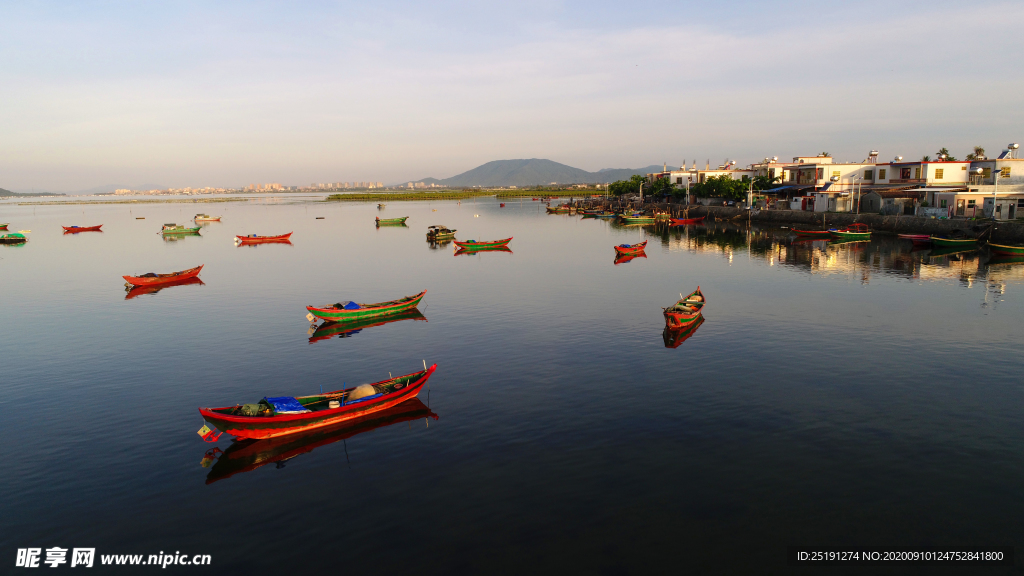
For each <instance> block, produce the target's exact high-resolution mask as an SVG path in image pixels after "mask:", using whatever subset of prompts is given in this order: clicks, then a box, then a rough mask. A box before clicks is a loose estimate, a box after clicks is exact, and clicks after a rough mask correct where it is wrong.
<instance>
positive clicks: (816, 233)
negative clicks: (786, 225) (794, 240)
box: [790, 228, 832, 238]
mask: <svg viewBox="0 0 1024 576" xmlns="http://www.w3.org/2000/svg"><path fill="white" fill-rule="evenodd" d="M790 230H792V231H793V233H794V234H796V235H797V236H803V237H804V238H831V237H832V233H831V232H829V231H828V230H797V229H796V228H790Z"/></svg>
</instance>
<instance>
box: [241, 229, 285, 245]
mask: <svg viewBox="0 0 1024 576" xmlns="http://www.w3.org/2000/svg"><path fill="white" fill-rule="evenodd" d="M292 234H293V232H289V233H287V234H281V235H280V236H257V235H255V234H249V235H248V236H235V240H236V241H237V242H238V243H239V244H266V243H269V242H288V241H289V238H291V237H292Z"/></svg>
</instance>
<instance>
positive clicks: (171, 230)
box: [160, 223, 202, 234]
mask: <svg viewBox="0 0 1024 576" xmlns="http://www.w3.org/2000/svg"><path fill="white" fill-rule="evenodd" d="M201 228H202V227H201V226H195V227H193V228H189V227H187V226H185V225H183V224H174V223H171V224H164V227H163V228H161V229H160V233H161V234H196V233H197V232H199V230H200V229H201Z"/></svg>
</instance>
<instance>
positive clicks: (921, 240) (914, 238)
mask: <svg viewBox="0 0 1024 576" xmlns="http://www.w3.org/2000/svg"><path fill="white" fill-rule="evenodd" d="M896 237H897V238H899V239H901V240H910V241H911V242H913V243H914V244H931V243H932V236H931V234H897V235H896Z"/></svg>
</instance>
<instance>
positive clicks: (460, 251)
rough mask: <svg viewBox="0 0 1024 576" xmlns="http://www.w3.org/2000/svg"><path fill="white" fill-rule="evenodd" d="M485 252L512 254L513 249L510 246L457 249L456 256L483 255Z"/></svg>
mask: <svg viewBox="0 0 1024 576" xmlns="http://www.w3.org/2000/svg"><path fill="white" fill-rule="evenodd" d="M484 252H506V253H508V254H512V249H511V248H509V247H508V246H490V247H488V248H456V249H455V256H463V255H473V254H483V253H484Z"/></svg>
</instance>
